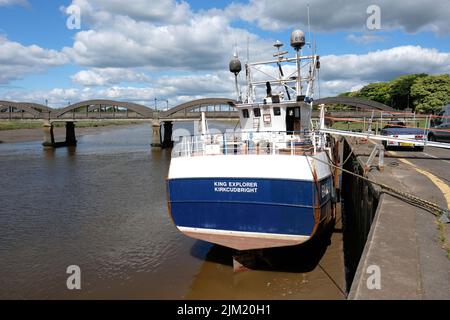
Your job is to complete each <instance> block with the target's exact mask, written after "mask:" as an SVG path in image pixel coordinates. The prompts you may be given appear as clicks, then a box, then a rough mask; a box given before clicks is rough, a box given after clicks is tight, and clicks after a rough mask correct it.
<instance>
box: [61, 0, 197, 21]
mask: <svg viewBox="0 0 450 320" xmlns="http://www.w3.org/2000/svg"><path fill="white" fill-rule="evenodd" d="M72 5H76V6H78V7H79V8H80V9H81V13H82V17H83V19H86V20H85V21H86V22H87V23H89V24H91V25H94V26H95V25H104V24H105V23H110V22H111V21H113V20H114V18H116V17H129V18H130V19H133V20H135V21H146V22H151V23H159V24H163V23H164V24H178V23H183V22H186V21H188V20H189V19H190V18H191V17H192V16H193V13H192V12H191V10H190V7H189V4H188V3H187V2H184V1H181V2H178V1H174V0H158V1H148V0H128V1H127V2H126V4H124V2H123V1H122V0H89V1H88V0H73V1H72ZM61 9H62V11H63V12H65V7H62V8H61Z"/></svg>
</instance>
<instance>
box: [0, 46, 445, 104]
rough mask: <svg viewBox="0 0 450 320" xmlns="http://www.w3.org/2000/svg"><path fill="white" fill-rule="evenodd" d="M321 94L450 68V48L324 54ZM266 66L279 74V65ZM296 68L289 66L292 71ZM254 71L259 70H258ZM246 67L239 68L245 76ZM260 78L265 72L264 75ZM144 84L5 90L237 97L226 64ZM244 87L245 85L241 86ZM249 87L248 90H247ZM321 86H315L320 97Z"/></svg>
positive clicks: (114, 73)
mask: <svg viewBox="0 0 450 320" xmlns="http://www.w3.org/2000/svg"><path fill="white" fill-rule="evenodd" d="M321 61H322V63H321V71H320V80H321V81H320V96H321V97H326V96H335V95H337V94H339V93H342V92H345V91H354V90H357V89H360V88H361V87H362V86H363V85H366V84H368V83H370V82H376V81H385V80H391V79H392V78H394V77H397V76H399V75H403V74H410V73H421V72H424V73H430V74H439V73H449V72H450V53H445V52H439V51H438V50H436V49H428V48H422V47H419V46H401V47H395V48H391V49H387V50H379V51H375V52H370V53H368V54H361V55H356V54H348V55H340V56H337V55H327V56H323V57H322V58H321ZM133 70H134V69H124V70H122V69H92V70H87V71H84V72H80V73H78V74H77V75H75V76H74V78H75V77H77V78H78V82H80V83H82V84H85V85H88V84H89V85H91V84H92V85H93V84H99V85H102V84H103V83H106V84H107V83H113V82H114V81H123V82H125V81H131V82H132V81H134V79H136V77H137V78H139V77H141V76H143V77H145V74H143V73H140V72H135V71H133ZM263 70H264V71H265V72H267V73H270V74H275V73H276V71H277V70H276V69H274V68H269V67H265V68H263ZM291 71H292V68H286V69H285V74H286V75H288V74H289V72H291ZM254 75H255V77H257V78H260V77H261V76H260V75H258V74H257V73H254ZM243 78H244V73H242V74H241V81H242V80H243ZM261 79H262V78H261ZM145 80H146V81H145V82H144V83H143V84H144V85H145V87H133V86H119V85H112V86H111V87H106V88H103V87H87V88H84V89H54V90H50V91H32V92H28V91H22V90H16V91H10V92H8V93H5V94H3V95H2V96H3V98H4V99H6V100H9V99H11V100H29V101H36V102H41V103H42V101H43V100H45V99H46V98H45V97H47V99H48V100H49V102H50V105H53V106H64V105H66V104H67V101H72V102H75V101H80V100H88V99H97V98H98V99H116V100H124V101H132V102H136V103H142V104H145V105H148V106H153V104H154V99H155V98H158V99H159V100H165V99H168V100H169V103H170V105H171V106H175V105H178V104H179V103H182V102H186V101H188V100H194V99H198V98H203V97H225V98H234V97H235V91H234V81H233V75H232V74H231V73H229V72H228V71H227V70H222V71H213V72H206V73H204V72H195V73H188V74H183V75H173V76H162V77H159V78H157V79H145ZM242 89H245V88H242ZM244 91H245V90H244ZM318 94H319V91H318V90H316V96H315V97H316V98H318Z"/></svg>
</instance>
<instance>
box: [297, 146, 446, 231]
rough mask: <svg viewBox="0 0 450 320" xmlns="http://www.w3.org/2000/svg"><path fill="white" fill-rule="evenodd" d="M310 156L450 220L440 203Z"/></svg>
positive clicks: (383, 191) (443, 220) (442, 218)
mask: <svg viewBox="0 0 450 320" xmlns="http://www.w3.org/2000/svg"><path fill="white" fill-rule="evenodd" d="M305 156H306V154H305ZM327 156H328V157H329V155H328V153H327ZM310 157H311V158H313V159H314V160H316V161H318V162H322V163H324V164H327V165H330V166H332V167H334V168H335V169H338V170H340V171H341V172H345V173H348V174H350V175H352V176H355V177H357V178H359V179H362V180H364V181H367V182H370V183H372V184H375V185H377V186H379V187H380V188H381V193H386V194H389V195H391V196H393V197H395V198H397V199H399V200H402V201H404V202H406V203H409V204H411V205H414V206H416V207H419V208H422V209H424V210H426V211H428V212H430V213H431V214H433V215H434V216H435V217H438V218H439V217H440V218H441V222H444V223H448V222H449V215H450V212H449V210H448V209H447V208H444V207H441V206H440V205H438V204H436V203H434V202H431V201H428V200H425V199H422V198H419V197H418V196H416V195H413V194H411V193H407V192H403V191H398V190H395V189H393V188H391V187H389V186H388V185H386V184H384V183H380V182H376V181H374V180H372V179H369V178H366V177H364V176H362V175H360V174H357V173H354V172H351V171H349V170H346V169H344V168H342V167H341V166H337V165H336V164H334V163H333V162H332V161H331V163H330V162H328V163H327V162H325V161H323V160H321V159H318V158H316V157H312V156H310ZM330 160H331V159H330Z"/></svg>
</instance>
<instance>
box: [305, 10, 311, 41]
mask: <svg viewBox="0 0 450 320" xmlns="http://www.w3.org/2000/svg"><path fill="white" fill-rule="evenodd" d="M306 9H307V12H308V40H309V47H310V48H311V23H310V19H309V3H308V4H307V5H306Z"/></svg>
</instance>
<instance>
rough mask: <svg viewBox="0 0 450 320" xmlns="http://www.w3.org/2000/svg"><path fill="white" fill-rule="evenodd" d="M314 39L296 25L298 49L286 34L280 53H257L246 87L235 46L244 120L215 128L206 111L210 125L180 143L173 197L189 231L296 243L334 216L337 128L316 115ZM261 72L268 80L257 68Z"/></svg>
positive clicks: (233, 66)
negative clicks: (332, 132)
mask: <svg viewBox="0 0 450 320" xmlns="http://www.w3.org/2000/svg"><path fill="white" fill-rule="evenodd" d="M305 44H308V43H306V42H305V34H304V33H303V32H302V31H300V30H296V31H294V32H293V33H292V34H291V46H292V47H293V48H294V49H295V56H293V57H286V55H287V54H288V52H285V51H280V50H281V49H282V46H283V44H282V43H281V42H279V41H277V42H276V43H275V45H274V46H275V47H276V48H277V50H278V51H277V52H276V53H275V54H273V59H269V60H267V61H261V62H254V63H250V62H247V63H246V64H245V72H246V82H247V90H246V93H245V95H243V94H241V92H240V89H239V85H238V75H239V73H240V72H241V69H242V65H241V62H240V60H239V58H238V57H237V55H235V56H234V58H233V59H232V60H231V62H230V71H231V72H232V73H233V74H234V75H235V84H236V89H237V100H238V101H239V102H238V103H237V104H236V105H235V109H236V110H237V112H238V113H239V120H240V128H239V129H237V130H233V131H227V132H225V133H222V134H212V133H210V132H209V130H208V125H207V123H206V121H207V119H205V115H204V113H203V114H202V119H201V123H202V125H201V132H200V134H199V135H194V136H189V137H183V139H181V141H180V142H179V143H178V144H177V145H175V147H174V149H173V152H172V159H171V164H170V169H169V174H168V178H167V194H168V206H169V211H170V216H171V218H172V220H173V222H174V224H175V226H176V227H177V228H178V230H179V231H181V232H182V233H184V234H185V235H186V236H189V237H192V238H195V239H199V240H204V241H207V242H210V243H214V244H218V245H222V246H225V247H229V248H233V249H236V250H251V249H262V248H273V247H283V246H293V245H299V244H302V243H304V242H306V241H308V240H310V239H311V238H312V237H314V236H315V235H316V234H318V233H319V231H320V230H321V229H322V226H324V225H326V224H327V223H331V222H332V221H334V220H333V218H334V205H333V197H334V190H335V189H334V184H333V172H332V168H331V166H330V164H331V161H333V159H332V156H333V152H332V149H331V146H330V144H329V141H330V137H328V136H326V135H325V134H322V133H320V132H319V130H318V128H316V127H318V124H315V123H313V121H312V119H311V116H312V108H313V100H314V86H315V80H316V77H317V72H318V69H319V68H320V60H319V59H320V58H319V56H318V55H316V54H315V52H313V49H311V54H310V55H307V56H302V55H301V51H302V48H303V47H304V46H305ZM270 68H272V69H270ZM268 70H272V71H275V74H274V75H271V74H269V72H268ZM286 70H287V71H288V72H286ZM304 70H306V72H305V71H304ZM259 71H261V73H262V74H265V75H267V76H268V80H261V79H260V77H257V76H255V73H257V72H259ZM305 89H306V90H305ZM277 90H278V91H277ZM261 92H262V98H260V99H259V100H258V98H257V96H259V95H260V94H261ZM303 92H304V93H303ZM323 115H324V110H322V116H323ZM320 121H324V120H323V117H322V118H321V120H320Z"/></svg>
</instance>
